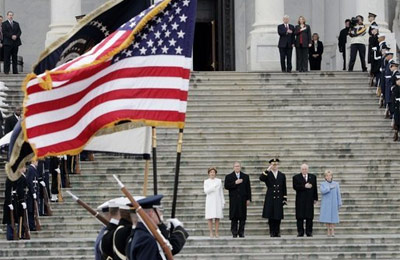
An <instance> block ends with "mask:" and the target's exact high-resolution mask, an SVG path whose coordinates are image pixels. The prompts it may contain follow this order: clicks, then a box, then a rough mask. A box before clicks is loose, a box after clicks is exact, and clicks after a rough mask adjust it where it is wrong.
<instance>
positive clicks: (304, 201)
mask: <svg viewBox="0 0 400 260" xmlns="http://www.w3.org/2000/svg"><path fill="white" fill-rule="evenodd" d="M307 183H310V184H311V185H312V187H311V188H310V189H308V188H306V187H305V185H306V184H307ZM293 189H294V190H295V191H296V220H297V234H298V236H303V235H304V220H306V234H307V236H312V226H313V222H312V221H313V218H314V201H317V200H318V191H317V177H316V176H315V175H314V174H310V173H309V174H307V180H305V178H304V177H303V174H301V173H300V174H296V175H295V176H293Z"/></svg>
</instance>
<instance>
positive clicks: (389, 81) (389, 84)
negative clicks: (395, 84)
mask: <svg viewBox="0 0 400 260" xmlns="http://www.w3.org/2000/svg"><path fill="white" fill-rule="evenodd" d="M393 55H394V53H393V52H390V51H389V52H386V57H385V60H386V64H385V72H384V77H385V91H384V96H383V97H384V99H385V108H386V110H385V118H386V119H388V118H391V117H392V114H391V112H392V111H390V108H391V102H392V99H391V95H392V91H391V88H392V71H391V70H390V63H391V61H392V59H393ZM382 91H383V90H382Z"/></svg>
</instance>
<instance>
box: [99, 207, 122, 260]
mask: <svg viewBox="0 0 400 260" xmlns="http://www.w3.org/2000/svg"><path fill="white" fill-rule="evenodd" d="M108 208H109V211H110V222H109V223H108V225H107V227H106V229H105V231H104V234H103V237H102V239H101V242H100V245H99V247H100V251H101V259H103V260H112V259H113V255H114V252H113V238H114V232H115V230H116V229H117V227H118V223H119V220H120V214H119V205H118V204H117V203H116V202H115V201H114V200H111V201H109V203H108Z"/></svg>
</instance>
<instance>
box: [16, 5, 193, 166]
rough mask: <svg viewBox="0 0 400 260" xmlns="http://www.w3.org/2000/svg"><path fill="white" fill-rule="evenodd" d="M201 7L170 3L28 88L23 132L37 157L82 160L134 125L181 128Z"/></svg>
mask: <svg viewBox="0 0 400 260" xmlns="http://www.w3.org/2000/svg"><path fill="white" fill-rule="evenodd" d="M195 13H196V0H164V1H161V2H159V3H157V4H155V5H153V6H151V7H150V8H149V9H147V10H145V11H143V12H142V13H140V14H139V15H137V16H135V17H134V18H132V19H131V20H129V21H128V22H127V23H125V24H123V25H122V26H121V27H120V28H119V29H118V30H117V31H115V32H114V33H112V34H111V35H110V36H109V37H107V38H106V39H104V40H103V41H102V42H100V43H99V44H98V45H96V46H95V47H93V49H92V50H90V51H89V52H88V53H86V54H84V55H82V56H80V57H78V58H76V59H74V60H72V61H70V62H68V63H66V64H63V65H61V66H59V67H57V68H55V69H53V70H51V71H47V72H46V73H43V74H41V75H38V76H36V75H32V74H31V75H28V76H27V79H26V80H25V82H26V83H25V88H24V89H25V101H24V116H25V120H24V123H23V127H24V130H25V139H27V140H28V141H29V143H30V144H31V146H32V148H33V150H34V151H35V155H36V156H37V157H38V158H42V157H45V156H50V155H60V154H71V155H72V154H77V153H79V152H80V151H81V150H82V149H83V147H84V145H85V144H86V143H87V142H88V141H89V140H90V138H91V137H92V136H93V135H95V134H96V132H98V131H99V130H100V129H103V128H106V127H113V126H114V125H115V123H116V122H119V121H122V120H130V121H134V122H138V123H142V124H143V125H150V126H167V127H178V128H183V126H184V122H185V114H186V105H187V96H188V89H189V78H190V70H191V68H192V46H193V36H194V24H195Z"/></svg>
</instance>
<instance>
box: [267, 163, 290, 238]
mask: <svg viewBox="0 0 400 260" xmlns="http://www.w3.org/2000/svg"><path fill="white" fill-rule="evenodd" d="M269 164H270V166H269V167H268V169H267V170H266V171H264V172H262V173H261V175H260V181H262V182H264V183H265V185H266V186H267V193H266V194H265V201H264V208H263V214H262V217H263V218H267V219H268V225H269V234H270V236H271V237H280V236H281V231H280V226H281V220H282V219H283V217H284V215H283V206H284V205H286V203H287V197H286V196H287V190H286V176H285V174H283V173H282V172H280V171H279V170H278V166H279V159H276V158H274V159H271V160H270V161H269Z"/></svg>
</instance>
